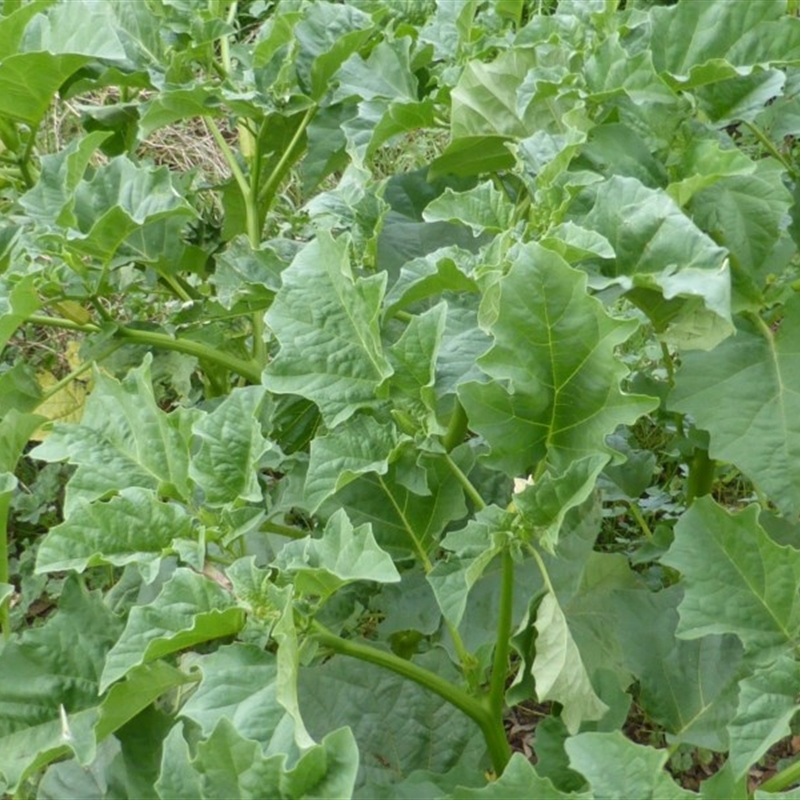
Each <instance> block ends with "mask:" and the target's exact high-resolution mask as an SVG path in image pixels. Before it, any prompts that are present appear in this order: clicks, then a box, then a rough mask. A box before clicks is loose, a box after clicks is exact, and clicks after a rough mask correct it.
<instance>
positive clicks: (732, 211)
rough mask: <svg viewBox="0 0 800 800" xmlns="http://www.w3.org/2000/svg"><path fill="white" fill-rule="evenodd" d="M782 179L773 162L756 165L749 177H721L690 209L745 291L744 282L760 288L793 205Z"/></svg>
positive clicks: (736, 283)
mask: <svg viewBox="0 0 800 800" xmlns="http://www.w3.org/2000/svg"><path fill="white" fill-rule="evenodd" d="M782 175H783V172H782V168H781V167H780V166H779V165H778V164H777V163H776V162H760V163H759V165H758V167H757V168H756V170H755V172H754V173H753V174H750V175H730V176H728V177H724V178H721V179H720V180H719V181H718V182H716V183H715V184H714V185H713V186H709V187H708V188H706V189H703V190H701V191H700V192H698V193H697V194H695V196H694V197H693V198H692V200H691V203H690V205H689V211H690V212H691V214H692V217H693V219H694V220H695V221H696V222H697V224H698V225H700V226H702V228H703V230H705V231H707V232H708V233H709V234H710V235H711V236H713V237H714V239H715V241H717V242H719V244H721V245H723V246H724V247H727V248H728V250H729V252H730V256H731V265H732V268H733V279H734V287H736V288H738V284H740V283H743V282H744V287H743V289H744V291H747V288H748V283H754V284H755V285H756V287H758V288H760V287H761V286H762V285H763V283H764V278H765V277H766V276H765V275H764V274H763V273H764V269H763V265H764V263H765V262H766V261H767V258H768V256H769V254H770V253H771V252H772V250H773V248H774V247H775V244H776V242H777V241H778V237H779V236H780V234H781V230H782V228H783V224H784V223H783V221H784V219H785V218H786V215H787V213H788V211H789V208H790V206H791V205H792V196H791V194H790V193H789V190H788V189H787V188H786V187H785V186H784V184H783V179H782ZM739 273H743V276H742V277H740V276H739ZM749 293H750V294H751V295H752V290H751V291H750V292H749ZM748 299H749V298H748Z"/></svg>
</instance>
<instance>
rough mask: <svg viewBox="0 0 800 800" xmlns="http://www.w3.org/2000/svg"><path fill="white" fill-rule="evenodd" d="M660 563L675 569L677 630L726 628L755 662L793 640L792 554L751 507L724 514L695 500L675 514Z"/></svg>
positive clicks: (799, 565) (798, 572) (799, 572)
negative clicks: (680, 585) (678, 575)
mask: <svg viewBox="0 0 800 800" xmlns="http://www.w3.org/2000/svg"><path fill="white" fill-rule="evenodd" d="M661 561H662V563H664V564H666V565H667V566H670V567H674V568H675V569H677V570H680V571H681V572H682V573H683V580H684V582H685V585H686V594H685V596H684V598H683V601H682V602H681V604H680V606H679V609H678V610H679V612H680V622H679V624H678V629H677V634H678V636H681V637H686V638H691V639H697V638H700V637H702V636H707V635H708V634H721V633H733V634H735V635H736V636H738V637H739V638H740V639H741V640H742V643H743V644H744V646H745V650H746V651H747V652H748V653H750V654H754V655H756V656H757V658H758V659H759V661H760V662H762V663H763V662H764V660H770V657H771V656H777V655H778V654H780V653H781V652H784V651H785V650H787V649H788V648H793V647H796V645H797V642H798V637H800V598H798V596H797V590H796V587H797V585H798V580H799V579H800V554H798V552H797V551H796V550H794V549H793V548H791V547H788V546H787V547H781V546H779V545H777V544H775V542H774V541H773V540H772V539H770V537H769V536H768V535H767V533H766V532H765V531H764V529H763V528H762V527H761V526H760V525H759V524H758V507H757V506H755V505H751V506H748V507H747V508H746V509H744V510H743V511H740V512H738V513H736V514H729V513H728V512H727V511H726V510H725V509H723V508H721V507H720V506H718V505H717V504H716V503H715V502H714V501H713V500H711V499H710V498H708V497H701V498H699V499H698V500H696V501H695V502H694V504H693V505H692V507H691V508H690V509H689V510H688V511H687V512H686V513H685V514H684V515H683V516H682V517H681V519H680V520H679V521H678V524H677V525H676V527H675V540H674V542H673V543H672V546H671V547H670V549H669V551H668V552H667V554H666V555H665V556H663V557H662V558H661Z"/></svg>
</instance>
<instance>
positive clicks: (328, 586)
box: [273, 510, 400, 600]
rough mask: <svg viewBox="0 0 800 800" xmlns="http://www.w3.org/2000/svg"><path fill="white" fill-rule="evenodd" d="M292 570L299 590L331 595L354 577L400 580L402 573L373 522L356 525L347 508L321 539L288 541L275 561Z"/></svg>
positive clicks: (390, 580)
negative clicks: (381, 544)
mask: <svg viewBox="0 0 800 800" xmlns="http://www.w3.org/2000/svg"><path fill="white" fill-rule="evenodd" d="M273 563H274V566H276V567H277V568H278V569H279V570H281V571H282V572H288V573H291V574H292V576H293V584H294V587H295V591H296V592H298V593H299V594H301V595H304V594H305V595H319V596H320V597H321V598H322V599H323V600H324V599H327V598H328V597H329V596H330V595H332V594H333V593H334V592H335V591H337V590H338V589H340V588H341V587H342V586H346V585H347V584H348V583H352V582H354V581H377V582H378V583H396V582H398V581H399V580H400V575H399V573H398V572H397V569H396V568H395V566H394V563H393V562H392V559H391V557H390V556H389V554H388V553H386V552H385V551H383V550H381V548H380V547H379V546H378V543H377V542H376V541H375V537H374V536H373V535H372V528H371V526H370V525H359V526H358V527H357V528H354V527H353V525H352V524H351V523H350V520H349V519H348V518H347V514H346V513H345V511H344V510H339V511H337V512H336V513H335V514H334V515H333V516H332V517H331V518H330V519H329V520H328V522H327V524H326V525H325V530H324V531H323V532H322V536H321V537H320V538H319V539H314V538H312V537H311V536H307V537H306V538H305V539H298V540H296V541H293V542H288V543H287V544H285V545H284V546H283V548H282V550H281V551H280V553H279V554H278V557H277V559H276V560H275V561H274V562H273Z"/></svg>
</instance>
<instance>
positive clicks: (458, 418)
mask: <svg viewBox="0 0 800 800" xmlns="http://www.w3.org/2000/svg"><path fill="white" fill-rule="evenodd" d="M466 435H467V412H466V411H464V406H462V405H461V403H459V402H458V400H456V404H455V407H454V408H453V413H452V414H451V415H450V422H449V423H448V425H447V432H446V433H445V435H444V437H443V439H442V444H443V445H444V449H445V450H447V452H448V453H449V452H450V451H451V450H454V449H455V448H456V447H458V446H459V445H460V444H461V443H462V442H463V441H464V437H465V436H466Z"/></svg>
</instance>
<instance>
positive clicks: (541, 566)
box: [528, 544, 556, 597]
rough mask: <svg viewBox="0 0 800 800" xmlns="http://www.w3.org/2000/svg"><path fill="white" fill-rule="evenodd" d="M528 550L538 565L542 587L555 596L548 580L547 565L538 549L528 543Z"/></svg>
mask: <svg viewBox="0 0 800 800" xmlns="http://www.w3.org/2000/svg"><path fill="white" fill-rule="evenodd" d="M528 550H529V551H530V554H531V555H532V556H533V558H534V561H536V566H537V567H539V572H541V574H542V580H543V581H544V587H545V589H547V591H548V592H550V594H552V595H553V597H555V596H556V590H555V589H554V588H553V584H552V582H551V581H550V574H549V573H548V572H547V567H546V566H545V565H544V561H543V560H542V557H541V556H540V555H539V551H538V550H537V549H536V548H535V547H534V546H533V545H530V544H529V545H528Z"/></svg>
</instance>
